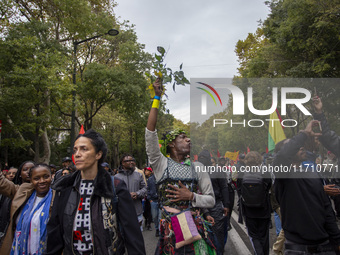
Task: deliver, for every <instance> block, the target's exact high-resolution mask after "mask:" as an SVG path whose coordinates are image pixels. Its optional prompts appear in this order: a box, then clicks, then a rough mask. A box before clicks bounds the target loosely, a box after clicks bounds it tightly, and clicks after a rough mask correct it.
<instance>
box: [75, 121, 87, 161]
mask: <svg viewBox="0 0 340 255" xmlns="http://www.w3.org/2000/svg"><path fill="white" fill-rule="evenodd" d="M83 134H85V130H84V126H83V125H81V127H80V130H79V135H83ZM72 150H73V148H72ZM72 161H73V164H76V162H75V161H74V156H73V153H72Z"/></svg>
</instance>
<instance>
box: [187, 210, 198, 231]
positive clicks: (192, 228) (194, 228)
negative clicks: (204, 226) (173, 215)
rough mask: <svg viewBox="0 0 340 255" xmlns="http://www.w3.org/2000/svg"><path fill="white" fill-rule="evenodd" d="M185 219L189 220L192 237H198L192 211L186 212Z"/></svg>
mask: <svg viewBox="0 0 340 255" xmlns="http://www.w3.org/2000/svg"><path fill="white" fill-rule="evenodd" d="M185 218H186V219H187V223H188V226H189V229H190V232H191V235H192V236H197V235H198V231H197V227H196V225H195V222H194V221H193V219H192V214H191V212H190V211H186V212H185Z"/></svg>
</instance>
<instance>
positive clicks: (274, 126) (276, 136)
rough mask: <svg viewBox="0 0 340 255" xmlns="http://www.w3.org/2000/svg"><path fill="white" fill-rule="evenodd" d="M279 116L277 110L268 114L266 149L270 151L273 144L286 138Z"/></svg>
mask: <svg viewBox="0 0 340 255" xmlns="http://www.w3.org/2000/svg"><path fill="white" fill-rule="evenodd" d="M281 121H282V119H281V116H280V115H279V114H278V113H277V110H276V111H274V112H273V113H272V114H270V122H269V133H268V151H269V152H271V151H273V150H274V149H275V145H276V144H277V143H278V142H280V141H282V140H284V139H286V135H285V133H284V131H283V127H282V126H281Z"/></svg>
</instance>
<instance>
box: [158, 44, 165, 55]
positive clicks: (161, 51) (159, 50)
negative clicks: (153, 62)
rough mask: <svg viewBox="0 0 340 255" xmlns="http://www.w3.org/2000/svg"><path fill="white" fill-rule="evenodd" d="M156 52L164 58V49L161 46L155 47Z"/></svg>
mask: <svg viewBox="0 0 340 255" xmlns="http://www.w3.org/2000/svg"><path fill="white" fill-rule="evenodd" d="M157 51H158V52H159V53H161V54H162V56H164V54H165V49H164V48H163V47H162V46H157Z"/></svg>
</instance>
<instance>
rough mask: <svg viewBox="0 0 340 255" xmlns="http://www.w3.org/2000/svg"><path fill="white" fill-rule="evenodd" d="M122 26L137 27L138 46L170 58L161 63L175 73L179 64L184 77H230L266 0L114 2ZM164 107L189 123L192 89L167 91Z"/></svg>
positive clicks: (261, 16)
mask: <svg viewBox="0 0 340 255" xmlns="http://www.w3.org/2000/svg"><path fill="white" fill-rule="evenodd" d="M116 2H117V3H118V6H117V7H116V8H115V13H116V15H117V16H118V17H119V20H120V21H123V20H129V21H130V23H132V24H134V25H135V30H136V34H137V36H138V41H139V42H140V43H142V44H145V50H146V51H147V52H149V53H152V54H154V53H156V49H157V46H162V47H164V48H165V49H166V50H167V51H168V53H167V56H166V58H165V63H166V64H167V66H168V67H170V68H171V69H172V70H173V71H177V70H179V66H180V64H182V63H183V71H184V74H185V76H186V77H187V78H188V79H189V80H190V79H193V78H232V77H233V76H234V75H237V74H238V73H237V67H238V62H237V56H236V54H235V46H236V43H237V41H238V40H244V39H245V38H246V37H247V35H248V33H254V32H255V31H256V29H257V27H258V24H259V23H258V21H259V20H262V21H263V20H265V19H266V17H267V15H268V14H269V8H268V7H267V6H266V5H265V4H264V0H237V1H235V0H233V1H231V0H213V1H206V0H204V1H203V0H172V1H162V0H116ZM167 87H168V88H167V95H168V100H167V106H166V108H167V109H169V110H170V113H171V114H173V115H174V116H175V117H176V118H177V119H180V120H182V121H183V122H184V123H188V122H189V121H190V87H189V85H187V86H185V87H183V86H177V87H176V92H173V90H172V85H170V84H169V85H168V86H167Z"/></svg>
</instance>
